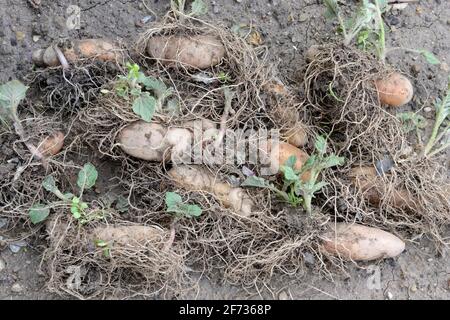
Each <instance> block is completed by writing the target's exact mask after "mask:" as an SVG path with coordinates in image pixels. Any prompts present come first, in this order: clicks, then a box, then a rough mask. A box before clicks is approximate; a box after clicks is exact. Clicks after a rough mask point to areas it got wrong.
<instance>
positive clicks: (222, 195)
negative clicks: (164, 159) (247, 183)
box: [169, 165, 253, 217]
mask: <svg viewBox="0 0 450 320" xmlns="http://www.w3.org/2000/svg"><path fill="white" fill-rule="evenodd" d="M169 176H170V177H171V178H172V179H173V180H174V181H175V183H176V184H177V185H179V186H180V187H181V188H183V189H186V190H192V191H206V192H209V193H211V194H213V195H214V197H216V198H217V199H218V200H219V201H220V202H221V203H222V204H223V205H224V206H225V207H228V208H232V209H233V210H234V211H235V212H236V213H238V214H240V215H242V216H245V217H248V216H249V215H250V214H251V213H252V207H253V201H252V200H251V199H250V198H249V197H248V196H247V194H246V193H245V191H244V190H243V189H241V188H233V187H231V186H230V185H229V184H228V183H226V182H222V181H217V179H216V177H215V176H214V175H213V174H211V173H210V172H208V171H207V170H206V169H205V168H202V167H200V166H195V165H191V166H189V165H180V166H175V167H173V168H172V169H171V170H170V171H169Z"/></svg>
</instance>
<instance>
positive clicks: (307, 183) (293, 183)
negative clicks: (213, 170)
mask: <svg viewBox="0 0 450 320" xmlns="http://www.w3.org/2000/svg"><path fill="white" fill-rule="evenodd" d="M315 151H316V152H315V153H314V154H313V155H312V156H310V157H309V158H308V160H307V161H306V162H305V164H304V165H303V166H302V167H301V168H300V169H299V170H298V169H295V163H296V161H297V159H296V157H295V156H291V157H289V158H288V160H287V161H286V163H285V164H284V165H282V166H280V171H281V172H282V174H283V186H282V187H281V188H278V187H275V186H274V185H273V184H272V183H270V182H268V181H267V180H265V179H264V178H261V177H256V176H250V177H247V179H246V180H245V181H244V182H243V183H242V184H241V186H251V187H259V188H267V189H269V190H271V191H274V192H275V193H276V194H277V195H279V196H280V197H281V198H282V199H283V200H284V201H285V202H287V203H289V204H290V205H292V206H294V207H296V206H297V205H299V204H302V205H303V208H304V209H305V210H306V212H307V213H308V214H311V212H312V206H311V202H312V199H313V198H314V194H315V193H317V192H319V191H320V190H322V188H323V187H325V186H326V185H327V184H328V183H327V182H324V181H319V176H320V173H321V172H322V171H323V170H325V169H327V168H331V167H334V166H338V165H343V164H344V160H345V159H344V158H343V157H338V156H336V155H335V154H330V155H325V153H326V140H325V138H324V137H322V136H319V137H318V138H317V139H316V142H315ZM306 173H307V174H308V175H307V176H309V177H308V178H306V175H305V174H306Z"/></svg>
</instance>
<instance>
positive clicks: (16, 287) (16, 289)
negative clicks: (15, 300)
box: [11, 283, 23, 293]
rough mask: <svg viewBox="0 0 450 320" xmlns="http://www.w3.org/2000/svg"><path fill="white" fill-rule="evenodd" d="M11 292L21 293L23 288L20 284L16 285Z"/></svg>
mask: <svg viewBox="0 0 450 320" xmlns="http://www.w3.org/2000/svg"><path fill="white" fill-rule="evenodd" d="M11 291H12V292H15V293H20V292H22V291H23V286H22V285H21V284H20V283H14V284H13V285H12V287H11Z"/></svg>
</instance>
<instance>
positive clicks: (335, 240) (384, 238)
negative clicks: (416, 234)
mask: <svg viewBox="0 0 450 320" xmlns="http://www.w3.org/2000/svg"><path fill="white" fill-rule="evenodd" d="M330 229H331V230H330V231H329V232H327V233H325V234H324V235H323V236H322V237H321V238H322V240H323V243H322V249H323V251H325V252H326V253H328V254H330V255H335V256H340V257H342V258H343V259H346V260H353V261H370V260H375V259H383V258H393V257H395V256H397V255H399V254H400V253H402V252H403V250H404V249H405V243H404V242H403V241H402V240H400V239H399V238H398V237H396V236H395V235H393V234H391V233H389V232H386V231H383V230H380V229H376V228H371V227H366V226H363V225H358V224H347V223H337V224H336V226H334V224H330Z"/></svg>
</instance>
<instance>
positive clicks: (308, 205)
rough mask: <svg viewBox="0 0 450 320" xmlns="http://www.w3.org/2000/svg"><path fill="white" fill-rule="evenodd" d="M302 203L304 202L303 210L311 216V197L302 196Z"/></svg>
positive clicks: (308, 195)
mask: <svg viewBox="0 0 450 320" xmlns="http://www.w3.org/2000/svg"><path fill="white" fill-rule="evenodd" d="M303 201H304V208H305V210H306V213H307V214H311V212H312V209H311V201H312V196H311V195H310V194H305V195H303Z"/></svg>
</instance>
